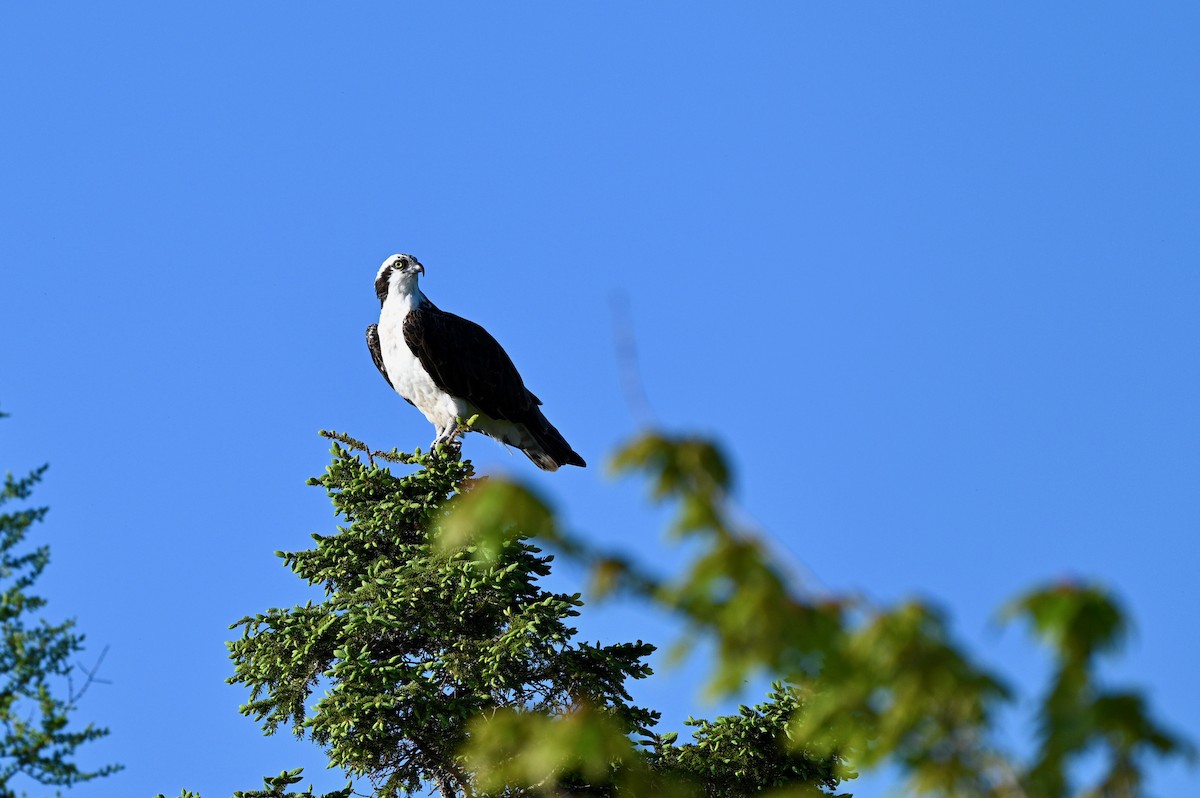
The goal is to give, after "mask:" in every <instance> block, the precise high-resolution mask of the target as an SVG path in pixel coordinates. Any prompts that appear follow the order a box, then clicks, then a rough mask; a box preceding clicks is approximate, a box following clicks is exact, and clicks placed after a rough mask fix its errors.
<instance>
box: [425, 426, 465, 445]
mask: <svg viewBox="0 0 1200 798" xmlns="http://www.w3.org/2000/svg"><path fill="white" fill-rule="evenodd" d="M460 432H461V430H460V429H459V427H458V421H457V420H455V421H453V422H451V423H450V424H447V425H446V426H444V427H439V428H438V430H437V437H436V438H434V439H433V443H431V444H430V445H429V450H430V451H431V452H432V451H437V447H438V444H445V445H446V447H447V448H449V447H455V448H459V447H461V446H462V441H460V440H459V439H458V436H459V433H460Z"/></svg>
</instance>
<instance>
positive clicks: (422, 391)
mask: <svg viewBox="0 0 1200 798" xmlns="http://www.w3.org/2000/svg"><path fill="white" fill-rule="evenodd" d="M424 273H425V267H424V266H422V265H421V263H420V261H418V260H417V259H416V258H414V257H413V256H412V255H392V256H391V257H390V258H388V259H387V260H385V261H384V262H383V265H382V266H380V267H379V273H378V274H377V275H376V276H375V294H376V295H377V296H378V297H379V306H380V311H379V324H377V325H376V324H372V325H370V326H369V327H367V348H368V349H370V350H371V359H372V360H374V361H375V367H376V368H378V369H379V373H380V374H382V375H383V378H384V379H385V380H387V381H388V384H389V385H391V386H392V388H393V389H395V391H396V393H398V394H400V396H401V397H403V398H404V400H405V401H407V402H408V403H409V404H411V405H413V406H414V407H416V408H417V409H418V410H420V411H421V412H422V413H423V414H424V415H425V418H427V419H429V422H430V423H431V424H433V426H434V429H436V430H437V437H436V438H434V440H433V444H432V445H433V446H436V445H437V444H439V443H447V442H449V441H450V440H451V439H452V438H453V437H454V435H455V432H456V430H457V428H458V419H460V418H470V417H471V416H474V415H478V416H479V418H478V420H477V421H476V422H475V424H474V426H473V429H474V430H476V431H478V432H482V433H483V434H485V435H489V436H491V437H493V438H495V439H496V440H498V441H500V442H501V443H506V444H508V445H510V446H515V447H517V448H518V449H520V450H521V451H523V452H524V453H525V454H526V456H527V457H529V459H530V460H532V461H533V462H534V463H535V464H536V465H537V467H538V468H541V469H543V470H545V471H556V470H557V469H558V467H559V466H562V465H576V466H583V465H586V463H584V462H583V458H582V457H580V456H579V455H578V454H576V453H575V452H574V451H572V450H571V446H570V444H568V443H567V442H566V440H565V439H564V438H563V436H562V435H561V434H560V433H559V431H558V430H556V429H555V428H554V425H553V424H551V423H550V422H549V421H547V420H546V417H545V416H544V415H542V411H541V409H540V408H539V407H538V405H540V404H541V403H542V401H541V400H540V399H538V398H537V397H536V396H534V395H533V393H532V392H530V390H529V389H528V388H526V387H525V383H524V382H523V381H522V380H521V375H520V374H518V373H517V367H516V366H514V365H513V362H512V360H510V359H509V357H508V354H507V353H505V351H504V350H503V349H502V348H501V347H500V344H498V343H496V339H495V338H493V337H492V336H491V335H489V334H488V331H487V330H485V329H483V328H482V327H480V326H479V325H478V324H475V323H474V322H471V321H467V320H466V319H463V318H460V317H458V316H455V315H454V314H453V313H447V312H446V311H444V310H439V309H438V307H437V306H436V305H434V304H433V303H432V302H430V301H429V300H428V299H427V298H426V297H425V295H424V294H422V293H421V289H420V288H419V287H418V286H417V275H418V274H424Z"/></svg>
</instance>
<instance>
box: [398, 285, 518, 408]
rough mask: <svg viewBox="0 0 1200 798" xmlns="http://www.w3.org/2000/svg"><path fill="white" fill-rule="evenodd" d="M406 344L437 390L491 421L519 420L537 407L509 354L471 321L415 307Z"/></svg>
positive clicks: (407, 327)
mask: <svg viewBox="0 0 1200 798" xmlns="http://www.w3.org/2000/svg"><path fill="white" fill-rule="evenodd" d="M404 340H405V342H406V343H407V344H408V347H409V349H411V350H412V352H413V354H414V355H416V356H417V359H418V360H420V361H421V365H422V366H424V368H425V370H426V371H427V372H429V376H430V377H432V378H433V381H434V382H435V383H436V384H437V386H438V387H439V388H441V389H442V390H443V391H445V392H446V393H448V394H450V395H451V396H455V397H458V398H460V399H466V400H467V401H469V402H470V403H471V404H473V405H475V406H476V407H478V408H479V409H480V410H482V411H483V412H484V413H487V414H488V415H489V416H491V417H492V418H496V419H508V420H510V421H521V420H523V419H524V418H525V416H526V414H528V413H529V411H530V410H531V409H532V408H534V407H535V406H536V405H537V404H539V402H538V401H537V398H536V397H535V396H534V395H533V394H532V393H530V392H529V391H528V389H526V388H525V383H524V381H522V380H521V375H520V374H519V373H517V367H516V366H514V365H513V362H512V360H511V359H509V357H508V353H506V352H505V351H504V349H503V348H502V347H501V346H500V344H498V343H497V342H496V339H495V338H493V337H492V336H491V335H490V334H489V333H488V331H487V330H485V329H483V328H482V327H480V326H479V325H478V324H476V323H475V322H473V321H467V320H466V319H464V318H461V317H459V316H455V315H454V314H453V313H447V312H445V311H443V310H438V309H437V308H435V307H431V306H426V307H421V308H417V309H416V310H412V311H410V312H409V314H408V315H407V316H405V317H404Z"/></svg>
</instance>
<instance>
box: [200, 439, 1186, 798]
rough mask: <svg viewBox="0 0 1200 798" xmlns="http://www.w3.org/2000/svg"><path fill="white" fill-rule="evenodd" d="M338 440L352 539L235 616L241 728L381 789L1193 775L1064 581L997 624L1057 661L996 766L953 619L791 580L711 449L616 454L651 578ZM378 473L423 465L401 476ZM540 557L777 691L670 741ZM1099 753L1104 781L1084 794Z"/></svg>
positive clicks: (1090, 604) (620, 650)
mask: <svg viewBox="0 0 1200 798" xmlns="http://www.w3.org/2000/svg"><path fill="white" fill-rule="evenodd" d="M325 434H326V435H327V437H330V438H332V439H334V441H335V444H334V447H333V455H334V459H333V463H332V465H331V466H330V467H329V469H328V470H327V472H326V474H325V475H324V476H323V477H321V478H318V479H316V480H313V484H317V485H320V486H322V487H324V488H325V489H326V490H327V491H328V493H329V495H330V497H331V498H332V500H333V503H334V506H335V508H336V510H337V512H338V514H339V515H340V516H341V517H342V518H343V520H344V522H345V523H344V525H343V526H340V527H339V528H338V532H337V534H335V535H331V536H328V537H326V536H319V535H315V536H314V538H315V541H316V546H315V548H313V549H310V550H308V551H303V552H292V553H280V556H281V557H282V558H283V560H284V562H285V563H286V564H287V565H288V566H289V567H291V569H292V570H293V571H294V572H295V573H296V574H297V575H298V576H300V577H301V578H302V579H305V580H306V581H307V582H309V583H310V584H312V585H314V586H318V587H319V588H320V589H321V590H322V591H323V598H322V600H321V601H319V602H315V603H314V602H309V603H308V604H306V605H304V606H299V607H293V608H290V609H273V610H270V611H268V612H267V613H264V614H260V615H254V616H250V617H247V618H244V619H242V621H240V622H239V623H238V624H237V627H239V628H241V629H242V632H243V635H242V638H241V639H239V640H237V641H234V642H233V643H231V644H230V653H231V656H232V658H233V660H234V664H235V674H234V676H233V677H232V679H231V681H233V682H237V683H242V684H245V685H246V686H247V687H248V688H249V689H250V695H251V698H250V701H249V702H248V703H247V704H246V705H245V706H244V707H243V708H242V711H243V712H244V713H245V714H247V715H249V716H251V717H253V718H255V719H256V720H258V721H260V722H261V723H262V724H263V728H264V730H265V731H266V733H268V734H270V733H274V732H275V731H276V730H277V729H278V728H280V727H283V726H287V727H289V728H291V729H292V731H293V732H294V733H295V734H297V735H299V736H307V737H308V738H309V739H311V740H312V741H313V742H315V743H317V744H318V745H321V746H322V747H323V748H324V749H325V751H326V752H327V754H328V755H329V759H330V763H331V765H333V766H336V767H340V768H342V769H343V770H345V771H346V772H347V773H348V774H350V775H351V776H365V777H367V779H368V780H369V781H370V783H371V784H372V788H373V793H372V794H374V795H378V796H389V797H390V796H396V795H400V794H412V793H415V792H418V791H421V790H427V789H434V790H437V791H438V792H439V793H440V794H441V795H442V796H446V797H447V798H448V796H451V795H455V796H559V795H595V796H609V795H654V796H675V795H677V796H712V797H713V798H726V797H727V796H728V797H729V798H733V797H734V796H749V795H759V794H762V795H778V796H783V795H794V796H818V795H824V796H831V795H836V794H838V793H837V791H838V790H839V789H842V790H844V789H845V788H846V787H847V785H848V782H849V780H852V779H853V778H854V777H855V776H856V775H857V773H858V772H859V771H860V770H864V769H870V768H875V767H879V766H882V765H889V766H891V767H892V768H894V769H895V770H897V771H898V772H899V773H900V774H901V775H902V777H903V778H904V784H903V785H902V789H903V791H904V794H907V795H919V796H980V797H981V798H983V797H987V798H1018V797H1021V798H1068V796H1111V797H1112V798H1117V797H1118V796H1123V797H1124V796H1128V797H1129V798H1133V797H1134V796H1140V795H1142V794H1143V790H1142V784H1143V781H1144V776H1145V772H1146V768H1147V766H1148V764H1149V762H1150V761H1151V757H1185V758H1194V749H1193V748H1192V745H1191V744H1190V743H1189V742H1188V741H1186V740H1184V739H1182V738H1181V737H1179V736H1177V735H1175V734H1173V733H1172V732H1170V731H1169V730H1167V729H1165V728H1164V727H1163V726H1162V725H1160V724H1159V723H1158V722H1157V721H1156V720H1155V719H1154V718H1153V716H1152V714H1151V712H1150V711H1149V708H1148V707H1147V706H1146V703H1145V701H1144V700H1143V698H1142V697H1141V696H1140V694H1138V693H1137V692H1133V691H1127V690H1126V691H1120V690H1112V689H1109V688H1107V687H1106V686H1104V685H1103V684H1101V682H1100V680H1099V679H1098V677H1097V675H1096V668H1097V662H1098V660H1099V659H1100V657H1101V656H1103V655H1108V654H1112V653H1114V652H1115V651H1116V649H1117V648H1118V646H1119V644H1120V642H1121V640H1122V638H1123V636H1124V633H1125V629H1126V626H1127V621H1126V620H1125V616H1124V613H1123V611H1122V610H1121V608H1120V607H1119V605H1118V604H1117V603H1116V601H1115V600H1114V598H1113V597H1112V596H1111V595H1109V594H1108V593H1107V592H1105V591H1104V590H1102V589H1101V588H1099V587H1097V586H1095V585H1088V584H1066V583H1064V584H1056V585H1051V586H1048V587H1044V588H1039V589H1036V590H1033V591H1030V592H1029V593H1027V594H1026V595H1024V596H1022V597H1020V598H1019V599H1017V600H1016V601H1014V602H1013V603H1012V604H1010V605H1009V606H1008V607H1007V608H1005V609H1004V611H1003V617H1004V618H1006V619H1007V620H1009V621H1015V622H1019V623H1022V624H1026V625H1028V626H1029V627H1030V628H1031V629H1032V630H1033V632H1034V634H1035V636H1036V638H1037V639H1039V640H1041V641H1043V642H1044V643H1046V644H1047V645H1048V647H1049V650H1050V653H1051V656H1052V657H1053V662H1054V673H1053V676H1052V678H1051V683H1050V685H1049V686H1048V688H1047V689H1046V691H1045V694H1044V695H1043V696H1042V698H1041V699H1040V701H1039V702H1038V707H1037V710H1036V721H1037V737H1036V739H1035V740H1033V741H1032V746H1031V747H1032V749H1033V753H1032V754H1031V755H1027V756H1020V755H1017V754H1015V753H1013V752H1011V751H1008V750H1006V749H1005V746H1004V745H1003V744H1002V742H1001V740H1002V735H1001V734H1000V731H999V729H998V717H999V713H1000V711H1001V710H1002V709H1004V708H1005V707H1008V706H1011V705H1012V704H1013V702H1014V701H1015V698H1016V697H1015V694H1014V691H1013V690H1012V689H1011V688H1010V687H1009V686H1008V685H1007V684H1006V683H1005V682H1004V680H1003V679H1002V677H1001V676H1000V675H998V674H997V673H994V672H993V671H992V670H991V669H990V668H987V667H985V666H983V665H982V664H980V663H978V662H976V661H975V660H974V659H973V658H972V657H971V656H970V655H969V654H968V653H967V652H966V651H965V650H964V649H963V647H962V646H961V645H959V644H958V643H957V641H956V640H955V639H954V637H953V635H952V634H951V632H950V629H949V627H948V624H947V622H946V619H945V617H944V615H943V613H942V612H941V611H940V610H939V609H938V608H937V607H935V606H932V605H930V604H928V603H925V602H920V601H908V602H902V603H899V604H896V605H894V606H879V605H875V604H872V603H870V602H867V601H865V600H864V599H862V598H860V597H857V596H853V595H845V596H831V595H828V594H827V593H825V592H823V591H811V590H806V589H805V586H804V585H801V584H796V583H795V581H794V580H789V579H787V578H785V577H784V575H783V574H782V573H781V572H780V570H779V569H778V568H777V567H776V565H775V561H774V559H773V557H772V555H771V551H770V546H769V544H768V543H767V542H766V539H765V538H764V536H763V535H762V533H761V532H760V531H758V530H756V529H753V528H751V527H750V526H749V525H748V524H747V523H746V522H745V521H743V520H742V518H741V515H740V514H739V513H738V512H737V511H736V508H735V507H734V505H733V502H732V501H731V498H730V496H729V490H730V482H731V480H730V467H729V464H728V463H727V461H726V459H725V457H724V456H723V455H722V453H721V452H720V450H719V449H718V448H717V447H716V446H715V445H714V444H713V443H711V442H710V441H707V440H704V439H701V438H693V437H671V436H666V435H662V434H648V435H644V436H642V437H639V438H638V439H637V440H635V441H633V442H632V443H630V444H629V445H628V446H626V447H624V448H623V449H621V450H620V451H619V452H618V453H617V455H616V456H615V458H614V459H613V463H612V467H613V470H614V472H615V473H617V474H631V475H636V476H638V477H640V478H642V479H645V480H646V481H647V482H648V483H649V485H650V492H651V497H652V499H653V500H654V501H656V502H668V503H671V504H672V506H673V507H674V510H675V514H674V518H673V520H672V522H671V525H670V529H669V534H670V535H671V536H673V537H674V538H675V539H686V540H687V541H689V543H691V544H692V545H689V546H688V547H687V550H689V551H693V552H697V553H696V555H695V556H694V557H692V558H691V559H690V560H688V561H687V563H686V564H685V565H684V567H683V568H681V569H680V570H679V571H678V572H677V573H675V574H672V575H670V576H667V577H661V576H658V575H656V574H654V573H651V572H650V571H649V570H647V569H646V568H645V567H644V566H643V565H642V564H641V563H639V562H637V561H636V560H634V559H631V558H629V557H627V556H625V555H624V554H622V553H620V552H612V551H604V550H601V549H599V548H597V547H595V546H594V545H593V544H592V543H591V542H590V541H589V540H588V539H585V538H583V537H580V536H578V535H574V534H572V533H570V532H568V531H567V530H565V529H564V528H563V526H562V525H561V524H560V523H558V520H557V516H556V514H555V513H554V511H553V510H552V508H550V507H549V506H548V505H547V504H546V502H544V501H543V500H542V499H541V498H540V497H539V496H538V495H537V494H536V492H534V491H532V490H530V489H529V488H528V487H526V486H524V485H522V484H520V483H517V482H514V481H510V480H505V479H500V478H485V479H476V478H475V477H474V475H473V473H472V469H471V466H470V463H468V462H463V461H461V460H460V459H459V456H458V451H457V449H453V448H451V449H439V451H437V452H435V453H427V454H421V453H420V452H417V453H416V454H411V455H408V454H403V453H400V452H396V451H395V450H393V451H392V452H389V453H383V452H372V451H370V450H369V449H368V448H367V447H366V446H365V445H364V444H362V443H361V442H360V441H356V440H354V439H353V438H349V437H348V436H345V435H341V434H338V433H325ZM356 452H360V453H362V454H364V455H365V457H366V460H365V461H364V459H363V457H361V456H360V455H359V454H357V453H356ZM376 459H383V460H388V461H391V462H394V463H396V464H399V465H401V466H404V467H409V468H415V469H416V470H415V471H412V472H411V473H408V474H406V475H404V476H396V475H393V474H392V473H391V470H390V469H388V468H382V467H379V466H378V465H377V464H376V462H375V460H376ZM532 540H538V541H541V542H542V543H543V544H544V545H548V546H551V547H553V548H554V549H555V550H557V551H559V552H561V553H562V554H564V555H565V556H568V557H571V558H574V559H575V560H577V561H578V562H580V563H582V564H584V565H586V566H587V567H588V568H589V569H590V571H591V579H592V588H593V590H594V591H595V592H596V593H597V594H598V595H607V594H610V593H613V592H619V593H622V594H625V595H630V596H634V597H637V598H639V599H641V600H643V601H645V602H646V603H647V604H648V605H650V606H654V607H657V608H659V609H660V610H662V611H665V612H669V613H672V614H674V615H676V616H677V617H679V618H681V619H682V620H683V621H684V622H685V625H686V632H685V633H684V635H683V637H682V639H681V640H680V641H677V644H676V648H677V650H679V651H680V652H686V651H688V650H689V649H690V648H691V647H693V646H694V645H695V644H696V642H697V641H699V640H705V641H709V642H711V643H713V644H714V646H715V648H714V650H715V655H714V656H713V657H712V658H711V661H710V662H709V679H708V690H709V692H710V693H711V694H712V695H716V696H721V697H727V696H731V695H733V694H735V693H736V692H737V691H738V690H739V689H740V688H741V686H742V685H743V684H744V683H745V682H746V681H747V680H748V679H751V678H762V677H764V676H768V677H770V678H771V679H773V680H774V684H773V687H772V690H771V692H770V694H769V695H768V696H767V698H766V700H765V701H764V702H763V703H760V704H758V705H757V706H754V707H748V706H742V707H740V709H739V711H738V712H737V713H736V714H733V715H728V716H723V717H718V718H716V719H715V720H712V721H709V720H694V719H689V720H688V725H689V726H691V727H693V734H692V737H691V740H689V741H685V742H680V740H679V739H678V736H677V735H676V734H674V733H669V734H658V733H656V732H655V731H654V726H655V723H656V721H657V720H658V714H657V713H656V712H653V711H652V710H649V709H645V708H641V707H637V706H635V705H633V704H632V703H631V702H630V697H629V694H628V692H627V690H626V687H625V681H626V679H630V678H633V679H640V678H644V677H646V676H648V675H649V673H650V671H649V668H647V667H646V665H645V664H644V662H643V660H644V658H645V657H646V656H647V655H648V654H649V653H650V652H651V651H652V650H653V647H652V646H650V645H648V644H645V643H642V642H641V641H638V642H636V643H615V644H609V645H604V646H601V645H600V644H598V643H597V644H596V645H589V644H586V643H576V642H574V640H573V637H574V635H575V630H574V629H573V628H571V627H570V626H568V625H567V619H569V618H570V617H572V616H574V615H576V614H578V612H579V609H578V608H579V607H580V606H581V603H582V602H581V601H580V599H579V595H578V594H574V595H564V594H552V593H547V592H545V591H543V590H541V589H540V588H538V587H537V579H538V578H539V577H542V576H545V575H546V574H547V573H548V572H549V567H550V560H551V557H549V556H546V555H544V554H543V553H542V552H541V549H540V548H539V547H538V546H536V545H534V543H533V542H532ZM319 688H324V693H323V695H322V697H320V698H315V697H314V696H315V692H314V691H316V690H317V689H319ZM1085 755H1086V756H1088V757H1089V759H1088V762H1089V765H1095V763H1097V762H1098V763H1099V766H1098V767H1089V768H1088V769H1087V772H1088V774H1089V775H1091V778H1090V779H1089V781H1088V782H1087V783H1077V782H1078V781H1079V777H1080V772H1081V771H1080V769H1079V768H1077V767H1075V765H1076V764H1077V763H1079V762H1080V761H1081V758H1082V757H1084V756H1085ZM299 778H300V774H299V772H295V771H294V772H291V773H284V774H281V775H280V776H279V777H276V778H275V779H274V780H267V784H266V786H267V790H266V791H256V792H249V793H238V795H239V796H241V795H245V796H252V795H253V796H256V797H258V796H261V797H262V798H268V797H270V798H276V797H278V798H285V797H286V798H290V797H291V796H299V795H310V794H311V792H309V793H294V792H286V790H287V788H288V787H290V786H291V785H292V784H295V783H297V782H298V781H299ZM347 789H349V788H347ZM345 794H346V793H345V792H339V793H330V794H328V795H327V796H326V798H342V796H344V795H345ZM188 795H189V794H188V793H184V796H185V798H186V796H188ZM843 795H848V793H843Z"/></svg>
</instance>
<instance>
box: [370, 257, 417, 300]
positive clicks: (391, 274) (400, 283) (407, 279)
mask: <svg viewBox="0 0 1200 798" xmlns="http://www.w3.org/2000/svg"><path fill="white" fill-rule="evenodd" d="M424 273H425V267H424V266H422V265H421V261H419V260H417V259H416V258H414V257H413V256H412V255H392V256H391V257H390V258H388V259H387V260H385V261H384V262H383V265H381V266H380V267H379V273H378V274H376V275H375V295H376V296H378V297H379V304H380V305H382V304H383V303H384V301H385V300H386V299H387V297H388V294H390V293H399V294H406V295H407V294H413V293H416V291H417V275H418V274H424Z"/></svg>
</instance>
